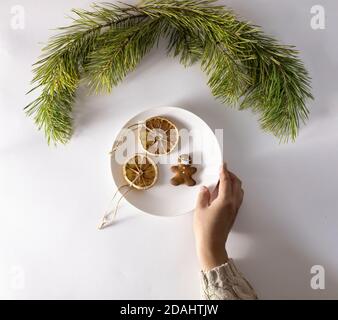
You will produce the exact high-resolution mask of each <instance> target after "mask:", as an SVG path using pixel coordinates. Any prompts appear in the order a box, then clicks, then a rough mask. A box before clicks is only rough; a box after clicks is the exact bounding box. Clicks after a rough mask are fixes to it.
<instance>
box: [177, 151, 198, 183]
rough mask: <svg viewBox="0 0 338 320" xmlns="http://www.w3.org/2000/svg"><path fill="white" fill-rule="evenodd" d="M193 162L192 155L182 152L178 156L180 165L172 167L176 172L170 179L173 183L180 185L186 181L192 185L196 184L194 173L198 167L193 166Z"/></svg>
mask: <svg viewBox="0 0 338 320" xmlns="http://www.w3.org/2000/svg"><path fill="white" fill-rule="evenodd" d="M191 162H192V161H191V157H190V156H189V155H187V154H182V155H180V156H179V157H178V165H177V166H172V167H171V171H172V172H173V173H175V176H174V177H173V178H172V179H171V180H170V182H171V184H172V185H174V186H178V185H180V184H183V183H184V184H186V185H187V186H189V187H191V186H194V185H195V184H196V181H195V180H194V179H193V178H192V175H193V174H194V173H195V172H196V171H197V169H196V168H195V167H192V166H191Z"/></svg>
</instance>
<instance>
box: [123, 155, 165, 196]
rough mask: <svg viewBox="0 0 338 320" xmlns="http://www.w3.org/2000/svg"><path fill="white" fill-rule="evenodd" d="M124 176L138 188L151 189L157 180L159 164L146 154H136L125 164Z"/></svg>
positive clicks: (130, 183)
mask: <svg viewBox="0 0 338 320" xmlns="http://www.w3.org/2000/svg"><path fill="white" fill-rule="evenodd" d="M123 177H124V178H125V180H126V181H127V182H128V184H129V185H130V186H132V187H134V188H136V189H138V190H146V189H149V188H151V187H152V186H153V185H154V184H155V182H156V181H157V177H158V170H157V165H156V163H155V162H154V161H153V160H152V159H150V158H149V157H147V156H146V155H142V154H135V155H134V156H133V157H131V158H130V159H129V160H128V161H127V162H126V163H125V164H124V166H123Z"/></svg>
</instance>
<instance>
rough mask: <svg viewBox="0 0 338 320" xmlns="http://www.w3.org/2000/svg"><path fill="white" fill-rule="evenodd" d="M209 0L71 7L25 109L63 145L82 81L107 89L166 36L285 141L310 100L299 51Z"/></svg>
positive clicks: (221, 91) (173, 50) (215, 86)
mask: <svg viewBox="0 0 338 320" xmlns="http://www.w3.org/2000/svg"><path fill="white" fill-rule="evenodd" d="M214 2H215V1H213V0H197V1H195V0H194V1H193V0H181V1H179V0H146V1H143V2H142V3H141V4H140V5H139V6H133V5H121V6H117V5H114V4H105V5H100V6H99V5H94V6H93V10H92V11H85V10H74V13H75V14H76V16H77V18H76V19H75V20H74V22H73V24H72V25H70V26H68V27H65V28H61V31H62V33H61V34H60V35H58V36H56V37H53V38H52V39H51V41H50V43H49V44H48V45H47V47H46V48H45V49H44V55H43V56H42V58H41V59H40V60H39V61H38V62H37V64H36V66H35V69H34V73H35V77H34V79H33V84H34V85H35V87H34V89H35V88H40V87H41V89H42V92H41V95H40V96H39V97H38V98H37V99H36V100H35V101H33V102H32V103H31V104H30V105H28V106H27V113H28V114H29V115H34V117H35V121H36V123H37V125H38V127H39V128H43V129H44V131H45V135H46V137H47V140H48V142H50V141H52V140H53V141H55V142H61V143H66V142H67V141H68V140H69V139H70V137H71V133H72V118H71V112H72V105H73V103H74V99H75V93H76V89H77V87H78V85H79V83H80V80H81V79H84V80H85V82H86V83H87V84H88V85H89V87H90V88H91V89H92V90H93V91H94V92H101V91H106V92H110V91H111V89H112V88H113V87H114V86H116V85H118V84H119V83H120V82H121V81H122V80H123V79H124V77H125V76H126V75H127V73H129V72H130V71H132V70H134V69H135V68H136V66H137V65H138V63H139V62H140V61H141V59H142V58H143V57H144V55H145V54H146V53H147V52H148V51H149V50H150V49H151V48H152V47H153V45H154V44H155V43H156V42H157V41H158V40H159V38H160V37H165V38H167V39H168V54H170V55H173V56H179V58H180V61H181V63H183V64H184V65H186V66H188V65H191V64H192V63H195V62H197V61H200V62H201V66H202V69H203V70H204V71H205V72H206V73H207V74H208V76H209V81H208V84H209V86H210V88H211V90H212V93H213V94H214V96H215V97H216V98H218V99H220V100H221V101H223V102H225V103H229V104H232V105H238V103H240V104H239V108H240V109H247V108H250V109H252V110H253V111H254V112H257V113H258V114H259V116H260V122H261V126H262V128H263V129H264V130H266V131H268V132H271V133H273V134H275V135H276V136H277V137H279V138H280V139H281V140H282V141H287V140H288V139H289V138H291V139H295V137H296V136H297V134H298V130H299V127H300V124H301V122H304V121H305V120H306V119H307V117H308V114H309V112H308V109H307V108H306V105H305V102H306V100H307V99H311V98H312V95H311V92H310V78H309V75H308V73H307V71H306V69H305V67H304V65H303V63H302V62H301V60H300V59H299V58H298V52H297V51H296V50H294V48H292V47H290V46H282V45H280V44H278V43H277V41H276V40H274V39H273V38H271V37H268V36H266V35H264V34H263V33H262V31H261V30H260V29H259V28H258V27H256V26H252V25H250V24H248V23H246V22H243V21H240V20H238V19H237V18H236V16H235V15H234V13H233V12H232V11H231V10H228V9H227V8H225V7H223V6H218V5H215V4H214ZM34 89H33V90H34Z"/></svg>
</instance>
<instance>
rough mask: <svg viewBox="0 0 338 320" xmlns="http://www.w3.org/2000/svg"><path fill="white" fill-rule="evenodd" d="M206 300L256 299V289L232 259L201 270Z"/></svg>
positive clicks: (203, 296) (203, 293)
mask: <svg viewBox="0 0 338 320" xmlns="http://www.w3.org/2000/svg"><path fill="white" fill-rule="evenodd" d="M201 273H202V274H201V280H202V298H203V299H205V300H254V299H258V297H257V295H256V293H255V290H254V289H253V288H252V287H251V285H250V284H249V282H248V281H247V280H246V279H245V278H244V276H243V275H242V274H241V273H240V272H239V271H238V269H237V268H236V266H235V264H234V262H233V260H232V259H229V261H228V262H227V263H225V264H223V265H221V266H219V267H216V268H214V269H211V270H209V271H202V272H201Z"/></svg>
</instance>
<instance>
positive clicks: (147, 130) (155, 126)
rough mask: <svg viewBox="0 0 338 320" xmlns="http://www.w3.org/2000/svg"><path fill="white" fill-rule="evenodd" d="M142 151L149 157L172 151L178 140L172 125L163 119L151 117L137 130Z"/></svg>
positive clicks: (176, 132)
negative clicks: (149, 155)
mask: <svg viewBox="0 0 338 320" xmlns="http://www.w3.org/2000/svg"><path fill="white" fill-rule="evenodd" d="M139 139H140V142H141V145H142V147H143V149H144V150H145V151H146V152H148V153H149V154H151V155H156V156H158V155H162V154H167V153H170V152H171V151H173V149H174V148H175V147H176V145H177V143H178V139H179V135H178V130H177V127H176V126H175V124H174V123H172V122H171V121H170V120H168V119H166V118H163V117H152V118H149V119H147V120H146V121H145V123H144V124H143V125H142V126H141V127H140V129H139Z"/></svg>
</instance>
